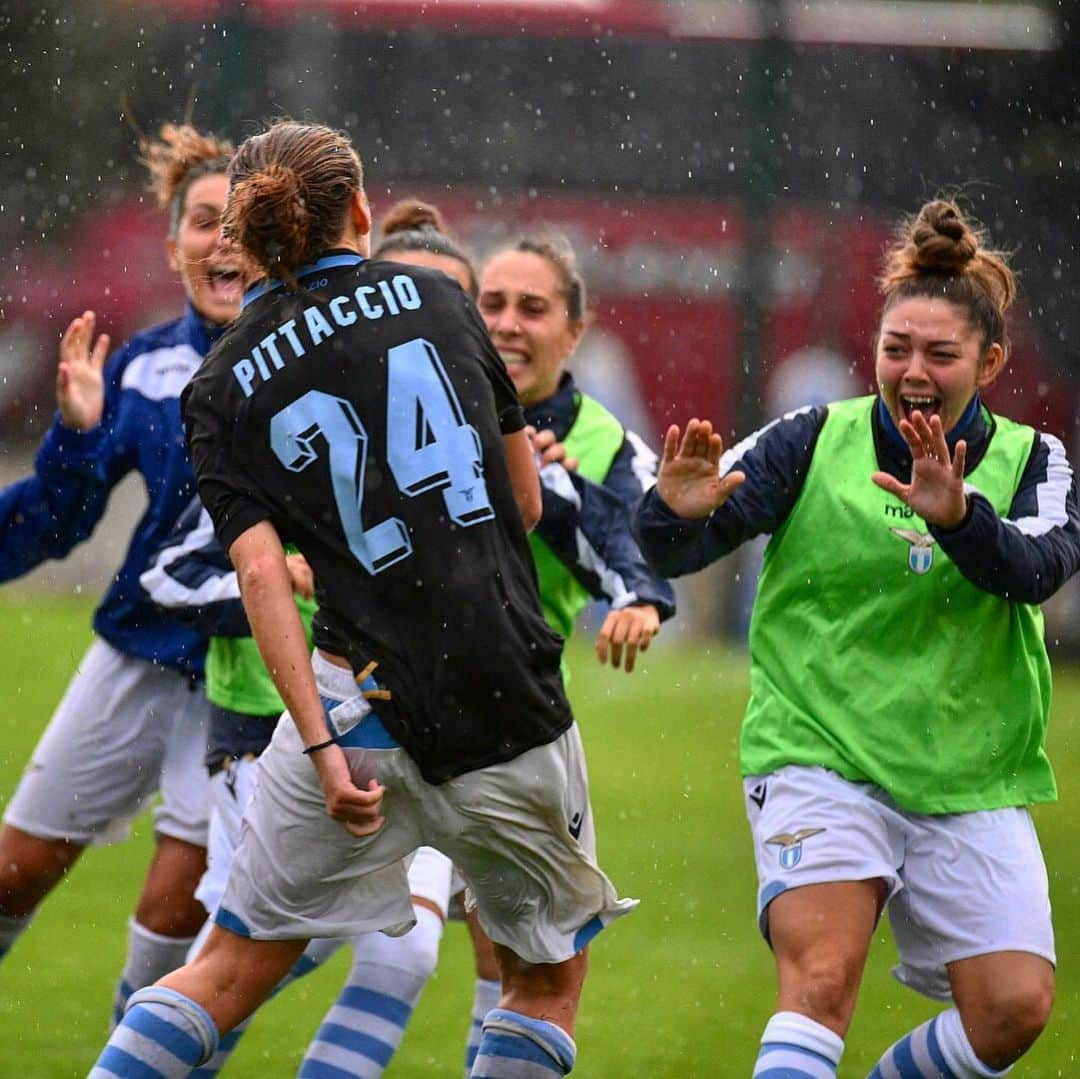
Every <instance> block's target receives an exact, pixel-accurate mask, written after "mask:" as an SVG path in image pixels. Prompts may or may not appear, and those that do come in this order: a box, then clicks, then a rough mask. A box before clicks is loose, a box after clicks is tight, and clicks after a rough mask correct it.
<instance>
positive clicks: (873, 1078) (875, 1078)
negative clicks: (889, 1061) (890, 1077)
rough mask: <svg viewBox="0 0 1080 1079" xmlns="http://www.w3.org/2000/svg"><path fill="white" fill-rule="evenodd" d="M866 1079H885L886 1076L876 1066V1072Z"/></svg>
mask: <svg viewBox="0 0 1080 1079" xmlns="http://www.w3.org/2000/svg"><path fill="white" fill-rule="evenodd" d="M866 1079H885V1076H884V1075H882V1074H881V1069H880V1068H879V1067H878V1066H877V1065H876V1064H875V1065H874V1070H873V1071H872V1072H871V1073H870V1074H869V1075H868V1076H867V1077H866Z"/></svg>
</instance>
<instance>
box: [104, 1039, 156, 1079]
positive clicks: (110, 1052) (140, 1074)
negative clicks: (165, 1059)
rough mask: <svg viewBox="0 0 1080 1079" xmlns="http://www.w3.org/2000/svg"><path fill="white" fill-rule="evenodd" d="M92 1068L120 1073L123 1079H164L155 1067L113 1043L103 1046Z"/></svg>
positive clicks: (114, 1073) (115, 1073)
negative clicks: (103, 1048)
mask: <svg viewBox="0 0 1080 1079" xmlns="http://www.w3.org/2000/svg"><path fill="white" fill-rule="evenodd" d="M94 1068H95V1069H97V1068H101V1069H102V1070H104V1071H107V1072H112V1073H113V1075H121V1076H123V1077H124V1079H166V1076H164V1075H162V1074H161V1072H159V1071H158V1070H157V1068H151V1067H150V1065H149V1064H146V1063H144V1062H143V1061H141V1060H139V1058H138V1057H133V1056H132V1055H131V1054H130V1053H125V1052H124V1050H123V1049H117V1047H116V1046H115V1045H107V1046H105V1050H104V1052H103V1053H102V1054H101V1056H100V1057H99V1058H98V1062H97V1064H95V1065H94Z"/></svg>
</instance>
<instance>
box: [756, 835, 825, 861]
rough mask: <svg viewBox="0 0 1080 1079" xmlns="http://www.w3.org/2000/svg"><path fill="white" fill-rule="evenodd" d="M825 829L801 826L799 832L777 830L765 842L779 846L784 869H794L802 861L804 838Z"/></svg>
mask: <svg viewBox="0 0 1080 1079" xmlns="http://www.w3.org/2000/svg"><path fill="white" fill-rule="evenodd" d="M824 831H825V829H824V828H800V829H799V830H798V831H797V832H777V833H776V835H774V836H770V837H769V838H768V839H766V840H765V844H766V846H768V845H770V844H771V845H773V846H776V847H779V848H780V865H781V866H782V867H783V868H784V869H794V868H795V867H796V866H797V865H798V864H799V862H801V861H802V845H803V840H804V839H809V838H810V837H811V836H812V835H817V834H818V833H819V832H824Z"/></svg>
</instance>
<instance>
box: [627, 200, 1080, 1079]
mask: <svg viewBox="0 0 1080 1079" xmlns="http://www.w3.org/2000/svg"><path fill="white" fill-rule="evenodd" d="M984 242H985V241H984V239H983V237H982V235H981V234H980V233H979V232H978V231H977V230H976V229H975V228H974V227H973V226H972V225H971V224H969V223H968V221H967V220H966V219H965V217H964V215H963V213H962V212H961V211H960V209H959V208H958V207H957V206H956V205H955V203H953V202H951V201H947V200H936V201H933V202H930V203H928V204H927V205H925V206H924V207H923V208H922V210H921V211H920V213H919V214H918V215H917V216H916V217H915V218H914V219H912V220H910V221H908V222H905V223H904V225H903V226H902V228H901V231H900V233H899V235H898V239H897V240H896V242H895V243H894V244H893V245H892V246H891V247H890V248H889V250H888V252H887V256H886V260H885V268H884V273H883V276H882V278H881V287H882V291H883V293H884V306H883V310H882V314H881V321H880V324H879V326H878V330H877V338H876V343H875V352H876V372H877V381H878V394H877V395H876V396H874V397H866V398H860V399H855V400H849V401H841V402H838V403H836V404H831V405H829V406H827V407H824V408H807V409H801V410H799V411H797V412H794V413H790V414H788V415H787V416H785V417H784V418H783V419H781V420H778V421H775V422H774V423H772V424H770V425H768V426H767V427H764V428H763V429H762V430H760V431H758V432H757V433H756V434H754V435H752V436H751V437H750V438H748V439H746V440H745V441H743V442H741V443H739V444H738V445H737V446H735V447H734V448H733V449H732V450H730V451H729V452H728V453H726V454H723V455H722V444H721V440H720V437H719V435H717V434H715V433H714V432H713V430H712V427H711V425H710V424H709V423H708V422H705V421H698V420H691V421H690V423H689V424H688V425H687V429H686V432H685V434H683V435H682V436H681V437H680V432H679V429H678V428H677V427H672V428H671V429H670V430H669V431H668V433H667V437H666V439H665V442H664V450H663V456H662V460H661V464H660V473H659V481H658V483H657V487H656V488H655V490H654V492H653V493H651V494H649V495H648V496H646V498H645V500H644V502H643V504H642V507H641V510H640V514H639V528H640V534H641V536H642V539H643V543H644V545H645V549H646V552H647V553H648V554H649V555H650V556H651V557H652V558H653V560H654V562H655V563H656V564H657V565H658V566H660V567H661V568H662V569H664V570H665V571H666V572H669V573H675V574H677V573H690V572H693V571H694V570H697V569H699V568H701V567H702V566H704V565H706V564H707V563H709V562H711V561H712V560H714V559H716V558H718V557H721V556H722V555H724V554H726V553H727V552H729V551H730V550H732V549H733V548H734V547H736V546H737V545H738V544H739V543H741V542H743V541H744V540H746V539H748V538H750V537H751V536H754V535H758V534H761V533H768V534H770V535H771V536H772V538H771V540H770V541H769V545H768V548H767V550H766V553H765V562H764V568H763V570H762V574H761V581H760V585H759V589H758V596H757V601H756V603H755V606H754V611H753V616H752V619H751V626H750V653H751V696H750V703H749V705H748V707H747V712H746V717H745V720H744V723H743V728H742V736H741V746H740V751H741V764H742V771H743V775H744V777H745V778H744V784H745V794H746V806H747V813H748V816H749V820H750V826H751V832H752V835H753V842H754V851H755V856H756V860H757V869H758V881H759V891H758V907H759V911H760V924H761V929H762V932H763V933H764V934H765V936H766V939H767V940H768V941H769V943H770V944H771V946H772V949H773V952H774V954H775V960H776V969H777V975H778V979H779V993H778V1001H777V1012H776V1014H775V1015H773V1016H772V1018H771V1019H770V1020H769V1021H768V1024H767V1025H766V1028H765V1032H764V1034H763V1036H762V1044H761V1050H760V1055H759V1057H758V1061H757V1066H756V1069H755V1071H754V1074H755V1075H760V1076H765V1075H774V1074H783V1075H785V1076H789V1077H792V1079H795V1077H805V1076H813V1077H815V1079H824V1077H828V1076H833V1075H835V1074H836V1069H837V1066H838V1064H839V1061H840V1056H841V1053H842V1051H843V1047H844V1041H843V1039H844V1035H845V1034H846V1032H847V1029H848V1025H849V1023H850V1021H851V1016H852V1013H853V1011H854V1008H855V1001H856V995H857V992H858V987H859V982H860V978H861V976H862V972H863V967H864V964H865V961H866V956H867V952H868V949H869V947H870V941H871V938H872V936H873V933H874V927H875V925H876V924H877V920H878V917H879V916H880V914H881V912H882V909H883V908H884V907H886V906H887V907H888V910H889V915H890V920H891V923H892V927H893V932H894V935H895V938H896V943H897V948H898V952H899V964H898V966H897V967H896V969H895V974H896V977H897V978H898V979H899V980H900V981H901V982H903V983H904V984H906V985H909V986H911V987H912V988H914V989H916V990H918V991H920V992H922V993H924V994H926V995H928V996H930V997H932V998H934V999H939V1000H944V1001H950V1000H951V1002H952V1007H950V1008H948V1009H947V1010H946V1011H944V1012H941V1013H940V1014H939V1015H937V1016H936V1017H935V1018H934V1019H932V1020H930V1021H929V1022H927V1023H925V1024H923V1025H922V1026H920V1027H919V1028H917V1029H916V1030H914V1031H912V1032H911V1033H909V1034H907V1035H905V1036H904V1037H903V1038H901V1039H900V1041H898V1042H897V1043H896V1044H895V1045H894V1046H892V1047H890V1048H889V1049H888V1050H887V1051H886V1052H885V1054H884V1055H883V1056H882V1057H881V1060H880V1061H879V1063H878V1064H877V1066H876V1067H875V1069H874V1071H873V1073H872V1075H873V1079H929V1077H939V1076H946V1077H954V1079H968V1077H975V1076H993V1075H1000V1074H1003V1073H1004V1072H1005V1071H1007V1070H1008V1068H1009V1067H1010V1066H1011V1065H1012V1064H1013V1062H1014V1061H1016V1060H1017V1059H1018V1058H1019V1057H1020V1056H1021V1055H1022V1054H1023V1053H1024V1052H1025V1051H1026V1050H1027V1049H1028V1048H1029V1047H1030V1046H1031V1044H1032V1043H1033V1042H1034V1041H1035V1039H1036V1038H1037V1037H1038V1036H1039V1034H1040V1032H1041V1031H1042V1030H1043V1027H1044V1026H1045V1024H1046V1022H1047V1020H1048V1017H1049V1014H1050V1007H1051V1003H1052V1000H1053V995H1054V963H1055V958H1054V938H1053V930H1052V927H1051V920H1050V900H1049V891H1048V883H1047V873H1046V868H1045V865H1044V862H1043V857H1042V853H1041V851H1040V848H1039V843H1038V839H1037V838H1036V835H1035V830H1034V827H1033V825H1032V821H1031V817H1030V815H1029V812H1028V809H1027V807H1028V806H1029V805H1030V804H1032V803H1036V802H1049V801H1053V800H1054V799H1055V798H1056V788H1055V784H1054V778H1053V775H1052V773H1051V769H1050V764H1049V762H1048V760H1047V757H1046V753H1045V750H1044V740H1045V730H1046V722H1047V715H1048V712H1049V706H1050V665H1049V661H1048V659H1047V655H1046V649H1045V646H1044V643H1043V634H1042V615H1041V612H1040V610H1039V607H1038V605H1039V604H1040V603H1041V602H1042V601H1043V600H1045V599H1047V598H1048V597H1049V596H1051V595H1052V594H1053V593H1054V592H1055V591H1056V590H1057V589H1058V588H1059V587H1060V586H1061V585H1062V584H1063V583H1064V582H1065V580H1066V579H1067V578H1068V577H1069V576H1070V575H1071V574H1072V573H1073V572H1074V571H1075V570H1076V568H1077V566H1078V565H1080V530H1078V517H1077V504H1076V493H1075V486H1074V482H1073V474H1072V469H1071V468H1070V466H1069V463H1068V461H1067V460H1066V457H1065V451H1064V448H1063V447H1062V444H1061V443H1060V441H1059V440H1058V439H1057V438H1055V437H1053V436H1052V435H1049V434H1045V433H1042V432H1038V431H1034V430H1032V429H1031V428H1029V427H1025V426H1023V425H1021V424H1018V423H1014V422H1012V421H1010V420H1008V419H1005V418H1004V417H1002V416H999V415H996V414H994V413H991V412H990V410H989V409H988V408H986V406H985V405H984V404H983V402H982V400H981V399H980V391H981V390H983V389H984V388H985V387H987V386H989V385H990V384H991V383H992V382H993V381H994V379H995V378H996V376H997V375H998V373H999V372H1000V371H1001V369H1002V367H1003V365H1004V364H1005V362H1006V360H1007V359H1008V353H1009V339H1008V335H1007V332H1006V325H1005V312H1006V309H1007V308H1008V306H1009V304H1010V303H1011V301H1012V299H1013V296H1014V292H1015V283H1014V278H1013V273H1012V271H1011V270H1010V268H1009V266H1008V263H1007V261H1006V259H1005V257H1004V256H1003V255H1001V254H1000V253H998V252H995V251H991V250H987V249H986V247H985V246H984ZM718 466H719V467H718Z"/></svg>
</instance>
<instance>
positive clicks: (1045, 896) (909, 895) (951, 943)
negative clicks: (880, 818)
mask: <svg viewBox="0 0 1080 1079" xmlns="http://www.w3.org/2000/svg"><path fill="white" fill-rule="evenodd" d="M909 828H910V836H909V839H908V843H907V862H906V864H905V867H904V883H905V885H906V887H905V888H904V890H903V891H902V892H901V893H900V894H899V895H898V896H897V898H896V899H895V900H894V902H893V904H892V905H890V908H889V916H890V921H891V922H892V926H893V935H894V937H895V938H896V944H897V949H898V951H899V954H900V963H899V965H898V966H897V967H896V969H895V971H894V973H895V975H896V977H897V978H898V979H899V980H900V981H901V982H903V983H904V984H905V985H908V986H910V987H911V988H913V989H916V990H918V991H919V992H922V993H925V994H926V995H927V996H930V997H933V998H935V999H939V1000H948V999H949V997H950V996H951V997H952V999H953V1002H954V1004H955V1007H954V1008H950V1009H949V1010H947V1011H945V1012H942V1013H941V1014H940V1015H938V1016H935V1017H934V1018H933V1019H932V1020H930V1021H929V1022H927V1023H924V1024H922V1025H921V1026H920V1027H918V1028H917V1029H915V1030H913V1031H911V1032H910V1033H909V1034H906V1035H905V1036H904V1037H903V1038H901V1039H900V1040H899V1041H898V1042H897V1043H896V1044H895V1045H893V1046H890V1048H889V1049H887V1050H886V1052H885V1053H884V1055H883V1056H882V1058H881V1060H880V1061H879V1062H878V1065H877V1068H876V1070H875V1072H874V1073H872V1074H873V1075H874V1076H875V1079H882V1077H886V1079H924V1077H926V1076H935V1075H937V1074H938V1072H941V1071H945V1070H946V1069H947V1070H948V1071H949V1072H951V1073H952V1074H953V1075H955V1076H957V1077H958V1079H969V1077H970V1079H974V1077H978V1076H993V1075H1000V1074H1003V1071H1004V1070H1007V1069H1008V1068H1009V1066H1011V1065H1012V1064H1013V1063H1014V1062H1015V1061H1016V1060H1018V1059H1019V1058H1020V1057H1021V1056H1022V1055H1023V1054H1024V1053H1025V1052H1026V1051H1027V1050H1028V1049H1029V1048H1030V1047H1031V1045H1032V1044H1033V1043H1034V1041H1035V1040H1036V1038H1037V1037H1038V1036H1039V1034H1040V1033H1041V1032H1042V1030H1043V1028H1044V1027H1045V1025H1046V1022H1047V1020H1048V1018H1049V1015H1050V1009H1051V1006H1052V1004H1053V997H1054V935H1053V927H1052V925H1051V919H1050V898H1049V886H1048V880H1047V874H1046V867H1045V864H1044V862H1043V858H1042V852H1041V851H1040V849H1039V843H1038V838H1037V837H1036V835H1035V829H1034V826H1033V825H1032V822H1031V817H1030V815H1029V814H1028V812H1027V811H1026V810H1025V809H1015V808H1010V809H997V810H989V811H983V812H979V813H963V814H955V815H950V816H946V817H918V816H912V817H911V818H910V819H909ZM943 850H947V851H948V852H949V856H948V857H947V858H944V857H942V851H943Z"/></svg>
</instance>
